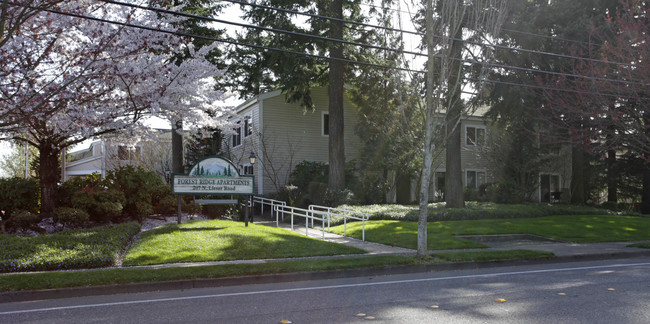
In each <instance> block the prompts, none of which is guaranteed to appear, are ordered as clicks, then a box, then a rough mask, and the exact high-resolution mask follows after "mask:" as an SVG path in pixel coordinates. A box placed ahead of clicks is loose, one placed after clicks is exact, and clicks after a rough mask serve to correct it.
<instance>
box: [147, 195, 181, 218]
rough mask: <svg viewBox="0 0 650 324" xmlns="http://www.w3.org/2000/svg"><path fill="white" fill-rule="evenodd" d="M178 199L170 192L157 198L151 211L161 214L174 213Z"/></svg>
mask: <svg viewBox="0 0 650 324" xmlns="http://www.w3.org/2000/svg"><path fill="white" fill-rule="evenodd" d="M177 205H178V201H177V199H176V197H174V196H172V195H171V194H170V195H168V196H165V197H163V198H161V199H159V200H157V201H156V202H155V203H154V205H153V212H154V213H155V214H161V215H171V214H174V213H176V209H177V208H178V207H177Z"/></svg>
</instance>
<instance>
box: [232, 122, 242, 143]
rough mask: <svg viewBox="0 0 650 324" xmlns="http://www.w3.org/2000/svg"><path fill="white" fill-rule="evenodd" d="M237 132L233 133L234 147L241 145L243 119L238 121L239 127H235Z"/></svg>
mask: <svg viewBox="0 0 650 324" xmlns="http://www.w3.org/2000/svg"><path fill="white" fill-rule="evenodd" d="M233 131H235V134H233V135H232V147H237V146H239V145H241V121H237V127H235V128H234V129H233Z"/></svg>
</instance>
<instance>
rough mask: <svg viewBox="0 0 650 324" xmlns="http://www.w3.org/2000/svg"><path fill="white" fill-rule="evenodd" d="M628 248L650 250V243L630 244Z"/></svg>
mask: <svg viewBox="0 0 650 324" xmlns="http://www.w3.org/2000/svg"><path fill="white" fill-rule="evenodd" d="M628 246H629V247H638V248H644V249H650V242H645V243H636V244H630V245H628Z"/></svg>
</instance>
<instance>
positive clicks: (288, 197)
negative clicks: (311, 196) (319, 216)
mask: <svg viewBox="0 0 650 324" xmlns="http://www.w3.org/2000/svg"><path fill="white" fill-rule="evenodd" d="M278 200H281V201H286V202H287V204H288V205H289V206H294V207H300V206H298V204H299V203H301V202H302V201H301V200H302V191H301V190H300V188H298V187H296V186H292V185H288V186H284V187H282V188H281V189H280V191H279V192H278Z"/></svg>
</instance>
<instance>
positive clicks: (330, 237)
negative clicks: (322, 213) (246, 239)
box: [255, 220, 416, 255]
mask: <svg viewBox="0 0 650 324" xmlns="http://www.w3.org/2000/svg"><path fill="white" fill-rule="evenodd" d="M255 224H257V225H265V226H272V227H276V223H275V221H267V220H264V221H257V222H255ZM278 225H279V227H280V228H284V229H287V230H291V224H288V223H283V222H279V223H278ZM293 231H294V232H296V233H299V234H302V235H305V234H306V235H307V236H309V237H312V238H315V239H319V240H323V241H327V242H332V243H338V244H344V245H348V246H352V247H356V248H359V249H362V250H365V251H367V252H368V253H367V255H378V254H407V255H408V254H413V255H414V254H415V253H416V251H415V250H411V249H405V248H401V247H396V246H390V245H385V244H379V243H374V242H368V241H362V240H358V239H355V238H351V237H348V236H343V235H338V234H334V233H329V232H327V230H326V231H325V232H324V233H323V231H322V230H321V228H320V227H318V226H317V227H316V228H308V229H305V224H299V225H294V228H293Z"/></svg>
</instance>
